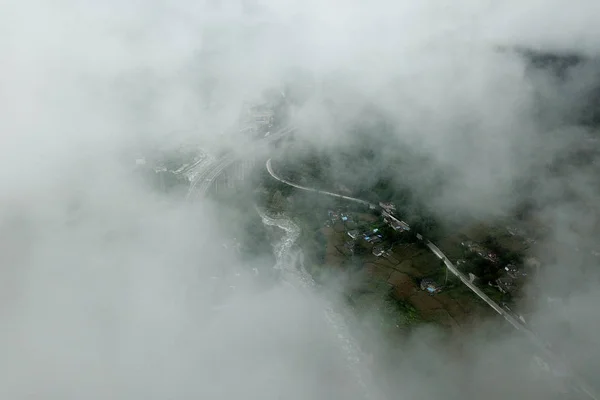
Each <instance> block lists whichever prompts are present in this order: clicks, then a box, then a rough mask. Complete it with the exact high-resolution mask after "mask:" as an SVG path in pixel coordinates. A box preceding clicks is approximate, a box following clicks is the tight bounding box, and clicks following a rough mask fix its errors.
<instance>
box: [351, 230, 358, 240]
mask: <svg viewBox="0 0 600 400" xmlns="http://www.w3.org/2000/svg"><path fill="white" fill-rule="evenodd" d="M348 236H350V237H351V238H352V239H354V240H356V239H357V238H358V237H359V236H360V232H359V231H357V230H352V231H348Z"/></svg>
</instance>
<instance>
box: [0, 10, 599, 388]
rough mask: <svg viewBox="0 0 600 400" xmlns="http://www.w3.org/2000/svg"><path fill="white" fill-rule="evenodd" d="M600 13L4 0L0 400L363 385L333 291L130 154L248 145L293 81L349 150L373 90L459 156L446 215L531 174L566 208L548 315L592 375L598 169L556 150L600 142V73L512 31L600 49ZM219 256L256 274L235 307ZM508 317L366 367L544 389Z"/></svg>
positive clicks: (443, 151)
mask: <svg viewBox="0 0 600 400" xmlns="http://www.w3.org/2000/svg"><path fill="white" fill-rule="evenodd" d="M598 17H600V3H599V2H597V1H594V0H579V1H575V2H573V1H566V0H545V1H542V0H522V1H516V0H514V1H513V0H510V1H484V0H458V1H454V2H452V3H449V2H446V1H434V0H426V1H406V0H398V1H390V0H372V1H368V2H367V1H359V0H350V1H340V0H331V1H316V0H309V1H294V0H279V1H276V0H255V1H249V0H248V1H243V0H239V1H238V0H223V1H219V0H206V1H205V2H203V1H191V0H174V1H168V2H167V1H157V0H153V1H145V2H117V1H114V0H109V1H101V2H98V1H96V2H93V1H85V0H62V1H55V2H49V1H42V0H22V1H16V0H15V1H3V2H2V3H0V51H1V53H0V54H2V61H1V62H0V165H1V166H2V168H0V182H2V190H1V191H0V355H1V356H0V397H2V398H6V399H15V400H20V399H31V398H36V399H38V398H39V399H79V398H89V399H96V398H97V399H105V398H112V399H127V400H130V399H135V400H137V399H154V398H156V399H166V398H181V399H188V398H189V399H192V398H194V399H197V398H206V399H233V398H240V397H246V398H249V399H329V398H346V399H347V398H354V397H356V398H362V396H363V389H362V388H361V385H360V384H359V382H358V380H357V379H356V378H355V375H354V374H355V373H356V371H351V369H352V368H351V367H350V366H349V365H348V361H347V360H346V354H345V351H344V348H343V347H344V346H343V345H342V344H341V341H340V340H339V338H338V333H336V332H335V329H333V328H332V327H331V326H330V325H328V324H327V322H326V318H325V316H324V314H323V309H324V308H325V304H329V303H327V301H326V299H323V298H321V297H320V296H317V295H315V294H314V293H313V292H312V291H310V290H309V289H293V288H291V287H290V286H289V285H284V284H279V283H278V284H275V285H274V286H273V287H272V288H271V289H269V290H266V291H265V290H258V289H257V288H256V287H255V286H253V284H252V283H250V279H249V278H247V276H246V273H247V272H248V268H245V267H246V266H245V265H244V264H243V263H242V262H240V260H239V259H238V258H237V257H236V256H235V255H233V254H231V252H228V251H225V250H224V249H223V248H222V247H221V239H220V238H221V236H225V235H231V229H230V228H229V227H228V226H224V224H222V223H221V221H220V220H219V219H218V218H217V217H216V216H217V215H219V214H218V212H217V211H216V210H217V209H218V208H219V205H217V204H211V203H210V202H209V201H208V200H206V201H202V202H196V203H194V204H189V203H186V202H184V199H183V197H181V198H180V197H178V196H175V195H173V196H166V195H163V194H157V193H156V192H154V191H152V190H149V189H148V187H147V186H145V185H144V184H142V183H141V182H140V180H139V178H138V177H137V176H136V175H135V174H134V173H133V172H132V170H133V166H134V159H135V157H134V156H133V154H135V153H136V151H138V150H139V149H146V148H155V147H159V148H169V147H176V146H178V145H179V144H180V143H191V144H194V145H199V146H202V147H204V148H206V149H209V150H210V151H218V150H221V149H223V148H231V147H235V146H236V143H237V144H239V140H238V139H237V138H232V137H230V136H229V133H228V132H230V131H231V130H232V129H235V127H236V126H235V125H236V123H237V122H236V120H237V118H238V116H239V113H240V108H241V106H242V104H243V103H244V102H245V101H249V100H252V99H256V98H260V96H261V95H262V93H263V92H264V91H265V90H267V89H273V88H276V89H278V88H280V86H281V85H282V82H284V81H292V82H293V83H294V84H296V85H297V86H299V87H301V88H304V90H306V93H307V94H306V96H305V101H304V102H303V103H302V104H301V105H298V106H296V107H295V108H294V110H293V116H292V121H293V123H294V125H295V126H297V127H298V128H299V131H298V132H299V133H298V135H299V136H300V137H302V138H303V139H305V140H307V141H310V142H312V143H315V144H317V145H319V146H321V147H322V148H323V149H335V148H337V147H339V148H351V147H352V146H355V145H356V142H355V141H354V140H355V138H352V137H350V136H349V134H348V132H349V131H350V130H351V127H352V126H353V125H354V124H355V123H357V122H358V121H357V120H358V119H359V118H360V115H362V114H361V113H362V111H363V110H364V109H365V108H366V107H373V108H376V109H377V110H378V111H379V112H380V113H382V115H385V117H386V118H387V119H388V120H389V121H391V125H392V127H393V129H391V130H390V132H389V137H388V138H386V140H389V142H390V143H394V144H398V145H402V146H405V147H406V149H408V151H412V150H419V151H421V152H423V153H425V154H427V155H428V156H429V157H430V159H431V160H433V162H434V163H435V165H436V166H437V167H443V168H446V169H447V170H448V171H451V173H450V174H449V175H448V180H449V182H451V183H452V184H451V185H446V186H445V187H444V190H443V191H442V193H441V194H440V195H439V196H437V197H435V198H431V199H429V205H430V206H431V207H434V208H436V209H437V210H438V212H439V213H440V215H441V216H443V215H445V214H447V213H459V214H461V213H463V214H464V213H470V214H471V215H475V216H477V217H478V218H487V217H491V216H495V215H498V214H501V213H502V212H504V211H506V210H508V209H510V207H512V206H514V204H515V203H516V202H517V201H518V200H520V199H521V196H522V195H523V193H519V192H515V181H518V180H519V179H532V178H533V180H534V181H536V182H537V185H536V187H535V191H533V193H531V194H530V195H531V196H532V198H533V200H534V201H535V202H536V204H538V205H539V207H540V210H541V212H540V218H542V219H543V220H544V222H545V223H546V224H548V225H549V226H550V227H551V232H550V233H549V235H548V238H547V240H546V241H544V242H541V243H538V245H537V246H536V252H537V254H536V255H537V256H539V257H543V256H547V257H548V259H549V260H550V261H548V268H546V269H545V271H544V273H543V274H542V276H541V277H540V278H539V279H541V285H539V286H541V287H542V288H543V293H542V295H541V296H539V297H537V298H538V299H539V300H535V301H532V303H534V304H532V307H533V308H534V309H535V310H537V311H536V313H535V314H534V319H535V320H539V321H538V324H539V326H543V327H544V329H545V330H546V331H547V332H550V333H551V335H553V336H554V337H555V340H557V341H559V342H562V341H564V342H565V343H566V344H565V346H564V347H565V348H566V350H565V351H568V352H569V353H570V355H571V356H570V357H569V358H570V359H571V360H572V362H573V364H574V367H575V368H576V369H577V371H579V372H581V374H582V375H584V376H586V377H588V378H589V377H592V378H593V377H594V376H595V373H596V371H598V360H599V359H600V342H599V340H598V337H597V335H596V334H595V332H596V331H597V329H598V322H597V321H599V320H600V318H599V317H600V315H599V312H598V308H597V307H596V304H597V301H598V295H599V294H600V291H599V289H598V284H599V283H600V281H599V279H598V278H599V276H598V269H597V262H596V261H595V260H592V261H590V259H589V257H583V256H578V255H577V254H578V253H577V252H573V249H574V248H575V247H581V248H585V249H589V248H593V247H594V246H595V245H596V243H597V242H598V240H597V239H598V226H597V218H598V204H600V203H599V201H598V200H599V199H600V196H599V195H600V193H598V185H597V178H596V176H597V171H596V170H595V169H594V168H593V167H591V166H589V165H586V166H585V167H580V166H577V165H575V164H574V165H572V166H571V165H568V166H567V168H564V169H563V170H561V173H560V174H552V173H549V172H548V168H547V167H548V165H550V164H552V163H553V162H554V161H556V160H558V159H562V157H565V156H566V155H568V154H572V153H573V152H575V151H577V150H578V149H581V148H584V149H585V148H588V147H589V146H594V145H597V144H596V142H594V141H593V138H594V135H595V134H597V132H594V128H590V126H589V125H586V126H584V125H580V124H579V123H578V122H577V121H574V120H573V115H575V114H576V113H578V112H579V111H580V108H581V107H582V105H581V104H582V101H583V100H582V98H583V94H585V93H586V91H587V90H588V88H589V87H590V86H591V85H593V84H595V83H597V82H596V78H597V75H596V74H597V73H598V71H594V70H593V68H591V67H590V68H588V67H586V66H585V65H584V66H583V67H577V68H575V69H574V70H571V72H570V74H571V75H569V76H568V77H567V79H564V80H560V79H559V78H556V76H555V75H553V74H552V73H550V72H548V71H547V70H536V69H532V68H530V66H529V64H528V63H527V61H526V60H525V59H524V58H523V57H522V56H521V55H519V54H517V53H515V52H513V51H512V50H511V49H514V48H530V49H535V50H540V51H549V52H559V53H560V52H567V53H571V52H574V53H577V54H579V55H581V56H584V57H588V58H590V59H594V58H595V57H596V56H597V55H598V54H599V53H600V39H599V38H600V25H599V24H598V23H597V20H598ZM586 65H587V64H586ZM296 76H298V77H300V76H302V77H304V78H302V79H301V78H294V77H296ZM324 104H328V106H327V107H325V106H324ZM595 129H596V130H597V128H595ZM367 140H368V138H367ZM384 154H385V151H384V149H382V156H381V157H380V158H378V161H377V164H378V165H373V166H372V171H378V170H381V169H382V168H385V160H386V158H385V156H384ZM123 160H125V161H123ZM422 167H423V168H427V166H425V165H424V166H422ZM416 169H417V170H418V169H419V168H416ZM369 171H371V170H369ZM334 172H335V173H338V174H340V175H343V174H346V173H348V172H346V171H344V170H342V169H340V170H339V171H338V170H336V171H334ZM353 173H356V171H353ZM369 174H372V172H365V175H364V176H361V175H360V174H359V175H357V179H371V178H372V176H368V175H369ZM408 179H409V180H411V178H408ZM412 182H413V184H414V185H415V187H416V190H418V185H419V182H420V178H419V177H414V178H412ZM558 243H560V245H559V244H558ZM598 250H600V249H598ZM223 270H227V271H240V274H241V276H240V278H239V279H240V280H239V281H240V282H241V283H240V288H239V289H238V290H236V291H235V293H234V294H232V295H231V297H230V299H229V302H228V306H227V307H224V308H220V307H219V304H220V303H219V300H218V299H219V298H220V294H219V291H220V290H222V291H227V290H229V288H228V287H229V285H228V284H224V285H225V286H224V287H223V288H220V287H219V286H218V285H216V284H215V283H214V281H215V279H217V280H218V279H220V278H219V276H220V275H221V274H222V271H223ZM215 285H216V286H215ZM215 287H216V288H217V289H215ZM546 289H547V290H548V293H550V292H551V293H552V294H553V295H556V294H557V293H560V297H561V298H562V299H563V300H562V301H561V303H560V306H556V305H549V304H548V303H547V301H546V299H547V297H548V296H547V295H546V294H547V293H546V292H545V290H546ZM552 304H555V303H552ZM565 326H567V328H565ZM351 330H352V329H351ZM486 332H487V331H486ZM354 333H355V334H356V335H357V336H358V337H361V336H362V337H364V336H365V335H367V333H365V332H360V331H359V330H356V331H355V332H354ZM488 333H489V332H488ZM488 333H486V334H485V335H484V334H482V333H479V332H474V333H470V334H469V335H472V337H471V338H470V340H469V341H468V343H469V346H466V348H465V349H463V350H462V351H461V356H460V357H452V356H451V355H448V354H447V353H446V352H447V348H448V347H449V346H448V345H447V343H446V344H444V343H442V342H443V340H442V338H441V337H440V338H437V336H436V335H437V333H436V332H431V331H430V330H426V331H423V332H419V333H418V334H417V335H414V336H413V337H410V338H407V339H406V341H404V342H402V343H399V344H398V343H396V344H395V347H394V348H389V349H388V348H386V347H384V348H378V347H379V346H378V345H377V344H374V345H373V348H375V349H377V351H378V352H379V353H383V354H385V353H386V352H389V353H390V354H394V355H395V356H397V357H398V358H401V361H400V360H398V363H396V364H395V367H394V369H392V370H390V369H386V367H383V366H379V365H373V364H372V363H371V364H370V361H369V359H368V357H366V359H365V360H362V361H361V362H360V363H359V364H360V368H359V369H361V370H364V371H363V373H364V374H366V373H365V371H366V370H370V374H366V375H370V378H368V379H367V378H365V379H366V381H369V382H370V383H369V385H371V388H370V389H369V391H370V392H371V394H372V396H374V398H375V397H376V396H379V395H380V394H382V393H383V396H384V397H392V398H422V399H431V398H436V397H440V396H447V397H450V398H481V397H484V396H485V397H491V398H507V397H511V398H547V397H546V396H547V395H548V393H547V392H546V391H547V390H548V391H550V392H552V391H553V390H554V389H548V388H547V385H546V383H547V381H546V379H547V378H536V377H535V376H533V372H532V368H530V366H529V364H528V363H529V362H530V357H527V356H526V355H524V354H525V352H521V349H526V348H527V346H528V345H527V344H526V343H525V339H524V338H523V337H521V336H520V335H518V334H517V333H516V332H513V331H512V330H510V329H507V330H506V332H505V331H504V330H502V331H501V332H500V333H498V334H497V335H488ZM368 334H369V335H373V336H372V341H373V342H374V343H375V342H378V341H379V340H380V337H379V335H378V333H377V332H369V333H368ZM432 343H433V344H432ZM435 343H440V345H439V349H438V348H436V346H435ZM382 346H383V345H382Z"/></svg>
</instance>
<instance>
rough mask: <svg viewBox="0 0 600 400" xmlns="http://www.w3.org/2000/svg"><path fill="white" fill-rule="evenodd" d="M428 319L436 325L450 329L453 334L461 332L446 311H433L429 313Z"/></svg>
mask: <svg viewBox="0 0 600 400" xmlns="http://www.w3.org/2000/svg"><path fill="white" fill-rule="evenodd" d="M429 317H430V318H431V320H433V321H435V322H437V323H438V324H440V325H442V326H445V327H447V328H450V329H451V330H452V332H453V333H460V331H461V329H460V325H459V324H458V323H457V322H456V321H455V320H454V318H453V317H452V316H451V315H450V314H449V313H448V311H447V310H444V309H439V310H434V311H432V312H431V313H430V315H429Z"/></svg>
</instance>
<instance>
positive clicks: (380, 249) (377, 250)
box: [373, 245, 385, 257]
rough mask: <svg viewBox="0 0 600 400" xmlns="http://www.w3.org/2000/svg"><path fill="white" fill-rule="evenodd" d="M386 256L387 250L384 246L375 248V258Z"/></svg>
mask: <svg viewBox="0 0 600 400" xmlns="http://www.w3.org/2000/svg"><path fill="white" fill-rule="evenodd" d="M384 254H385V249H384V247H383V246H382V245H379V246H374V247H373V255H374V256H375V257H381V256H382V255H384Z"/></svg>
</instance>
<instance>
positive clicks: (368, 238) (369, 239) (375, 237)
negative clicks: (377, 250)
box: [363, 233, 383, 243]
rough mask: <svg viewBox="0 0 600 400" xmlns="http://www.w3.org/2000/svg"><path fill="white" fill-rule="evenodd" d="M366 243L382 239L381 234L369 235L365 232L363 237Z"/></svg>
mask: <svg viewBox="0 0 600 400" xmlns="http://www.w3.org/2000/svg"><path fill="white" fill-rule="evenodd" d="M363 238H364V239H365V240H366V241H367V242H368V243H379V242H381V241H382V240H383V236H381V235H370V234H368V233H367V234H365V235H364V237H363Z"/></svg>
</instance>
